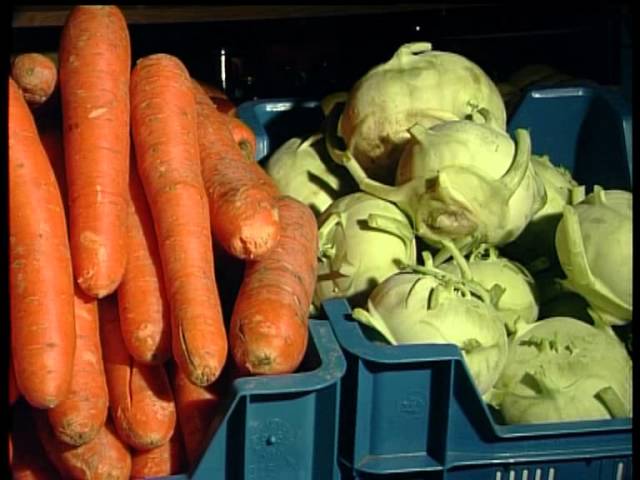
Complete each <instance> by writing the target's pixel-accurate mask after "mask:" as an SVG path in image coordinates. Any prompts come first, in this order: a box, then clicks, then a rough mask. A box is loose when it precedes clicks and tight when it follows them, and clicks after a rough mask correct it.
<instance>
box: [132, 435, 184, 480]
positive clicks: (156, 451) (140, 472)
mask: <svg viewBox="0 0 640 480" xmlns="http://www.w3.org/2000/svg"><path fill="white" fill-rule="evenodd" d="M185 470H186V465H185V457H184V446H183V445H182V438H181V435H180V432H179V430H178V429H177V428H176V430H175V431H174V433H173V435H171V438H170V439H169V441H168V442H166V443H163V444H162V445H160V446H158V447H155V448H152V449H151V450H142V451H141V450H135V451H133V452H131V478H132V480H144V479H146V478H150V477H160V476H164V475H174V474H177V473H183V472H184V471H185Z"/></svg>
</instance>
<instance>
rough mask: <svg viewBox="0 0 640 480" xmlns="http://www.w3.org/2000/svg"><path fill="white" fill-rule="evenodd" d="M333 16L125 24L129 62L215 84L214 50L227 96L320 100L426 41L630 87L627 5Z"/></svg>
mask: <svg viewBox="0 0 640 480" xmlns="http://www.w3.org/2000/svg"><path fill="white" fill-rule="evenodd" d="M266 7H268V6H266ZM260 8H261V9H263V10H264V8H265V6H261V7H260ZM141 10H143V7H141ZM336 12H337V14H336V15H334V16H331V15H330V16H322V17H313V16H310V17H306V18H305V17H301V18H279V19H255V20H226V21H215V20H211V21H210V20H207V21H200V22H197V23H193V22H190V23H186V22H174V23H170V22H168V23H131V24H130V25H129V31H130V35H131V44H132V49H133V59H134V60H135V59H136V58H140V57H142V56H145V55H148V54H151V53H159V52H163V53H170V54H173V55H176V56H177V57H179V58H180V59H181V60H182V61H183V62H184V63H185V65H186V66H187V68H188V69H189V71H190V73H191V74H192V76H194V77H195V78H198V79H199V80H204V81H207V82H209V83H211V84H212V85H215V86H217V87H220V88H221V87H222V82H221V75H220V74H221V67H220V51H221V49H225V51H226V85H225V89H224V90H225V92H226V93H227V95H228V96H229V97H230V98H231V99H232V100H234V101H235V102H237V103H240V102H242V101H245V100H249V99H253V98H269V97H311V98H320V97H322V96H323V95H325V94H328V93H331V92H335V91H339V90H348V89H349V88H350V87H351V86H352V85H353V84H354V83H355V81H357V80H358V78H360V77H361V76H362V75H364V73H366V71H367V70H368V69H370V68H371V67H373V66H374V65H377V64H379V63H382V62H385V61H387V60H388V59H389V58H390V57H391V55H392V54H393V53H394V52H395V50H396V49H397V48H398V47H399V46H400V45H401V44H403V43H406V42H411V41H429V42H431V43H432V45H433V49H434V50H445V51H452V52H455V53H459V54H462V55H464V56H466V57H467V58H469V59H470V60H472V61H474V62H476V63H477V64H478V65H480V66H481V67H482V68H483V69H484V70H485V71H486V72H487V73H488V74H489V75H490V76H491V77H492V78H493V79H494V81H498V82H499V81H503V80H506V79H507V77H508V76H509V75H510V74H511V73H513V72H515V71H516V70H518V69H519V68H521V67H523V66H525V65H531V64H547V65H550V66H552V67H554V68H556V69H557V70H559V71H561V72H562V73H566V74H568V75H571V76H573V77H577V78H584V79H589V80H592V81H595V82H597V83H600V84H603V85H616V86H622V87H623V88H627V89H630V82H631V67H630V62H631V61H630V52H631V11H630V7H628V6H627V5H626V4H624V3H613V4H603V5H598V4H590V3H583V6H579V4H577V5H566V6H563V5H558V6H550V5H547V6H544V5H543V6H532V4H530V3H521V2H512V4H511V5H499V4H493V5H491V4H489V5H472V6H464V5H456V4H445V5H441V6H437V7H436V6H433V7H427V6H426V5H425V9H424V10H422V11H411V12H395V13H360V14H340V10H339V9H338V8H336ZM14 19H15V17H14ZM416 27H419V31H418V30H417V29H416ZM61 28H62V27H61V26H60V25H54V26H21V27H16V26H14V27H13V28H12V48H11V52H12V53H20V52H26V51H56V50H57V48H58V42H59V37H60V31H61Z"/></svg>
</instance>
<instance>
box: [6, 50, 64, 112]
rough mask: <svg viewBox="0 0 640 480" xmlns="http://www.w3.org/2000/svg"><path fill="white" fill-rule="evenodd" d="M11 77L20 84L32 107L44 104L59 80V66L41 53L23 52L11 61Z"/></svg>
mask: <svg viewBox="0 0 640 480" xmlns="http://www.w3.org/2000/svg"><path fill="white" fill-rule="evenodd" d="M11 78H13V79H14V80H15V82H16V83H17V84H18V86H19V87H20V89H21V90H22V93H23V95H24V98H25V100H26V101H27V103H28V104H29V105H30V106H31V107H37V106H39V105H42V104H43V103H44V102H46V101H47V99H48V98H49V97H50V96H51V94H52V93H53V91H54V90H55V88H56V82H57V81H58V67H57V66H56V64H55V63H53V61H52V60H51V59H50V58H49V57H46V56H44V55H42V54H40V53H21V54H19V55H17V56H16V57H15V58H14V59H13V62H12V63H11Z"/></svg>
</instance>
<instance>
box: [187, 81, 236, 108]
mask: <svg viewBox="0 0 640 480" xmlns="http://www.w3.org/2000/svg"><path fill="white" fill-rule="evenodd" d="M196 81H197V82H198V85H200V87H201V88H202V89H203V90H204V92H205V93H206V94H207V96H208V97H209V98H210V99H211V101H212V102H213V104H214V105H215V107H216V110H218V111H219V112H222V113H225V114H227V115H235V114H236V106H235V105H234V103H233V102H232V101H231V100H229V97H228V96H227V94H226V93H224V92H223V91H222V90H220V89H219V88H218V87H214V86H213V85H211V84H209V83H206V82H203V81H201V80H196Z"/></svg>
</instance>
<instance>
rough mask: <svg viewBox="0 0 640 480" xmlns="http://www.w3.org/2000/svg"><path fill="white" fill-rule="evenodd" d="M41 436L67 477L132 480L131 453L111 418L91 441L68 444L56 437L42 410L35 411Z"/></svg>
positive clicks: (56, 465)
mask: <svg viewBox="0 0 640 480" xmlns="http://www.w3.org/2000/svg"><path fill="white" fill-rule="evenodd" d="M33 416H34V420H35V423H36V430H37V433H38V437H39V438H40V441H41V442H42V445H43V446H44V450H45V452H46V455H47V457H48V458H49V460H50V461H51V462H52V463H53V464H54V465H55V467H56V468H57V469H58V471H59V472H60V474H61V475H62V477H63V478H65V479H68V480H129V477H130V474H131V454H130V452H129V449H128V448H127V446H126V445H125V444H124V443H123V442H122V441H121V440H120V439H119V438H118V435H117V434H116V432H115V431H114V428H113V425H112V423H111V420H110V419H107V421H106V422H105V424H104V426H103V427H102V428H101V429H100V431H99V432H98V434H97V435H96V436H95V437H94V438H93V440H91V441H90V442H87V443H85V444H84V445H81V446H74V445H69V444H67V443H65V442H61V441H60V440H58V439H57V438H56V436H55V435H54V434H53V431H52V430H51V426H50V424H49V421H48V419H47V416H46V412H43V411H41V410H34V411H33Z"/></svg>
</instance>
